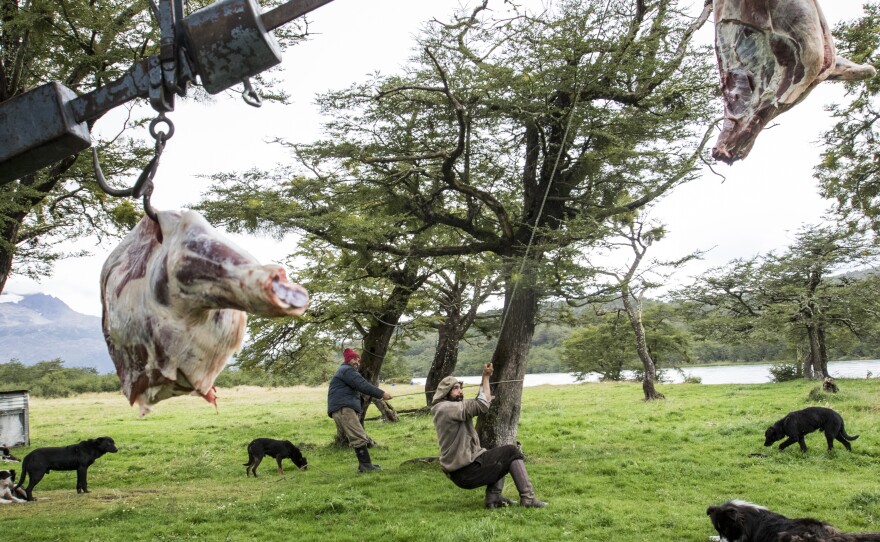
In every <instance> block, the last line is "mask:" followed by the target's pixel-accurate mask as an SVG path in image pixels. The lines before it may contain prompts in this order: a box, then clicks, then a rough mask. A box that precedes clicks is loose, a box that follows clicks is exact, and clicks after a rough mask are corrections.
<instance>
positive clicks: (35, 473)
mask: <svg viewBox="0 0 880 542" xmlns="http://www.w3.org/2000/svg"><path fill="white" fill-rule="evenodd" d="M117 451H118V450H117V449H116V443H115V442H113V439H112V438H110V437H98V438H96V439H89V440H84V441H82V442H80V443H78V444H71V445H70V446H62V447H58V448H37V449H36V450H34V451H32V452H31V453H29V454H27V455H26V456H24V460H23V461H22V462H21V470H22V475H21V480H20V481H19V482H18V485H17V486H15V488H16V490H18V489H20V488H21V487H22V486H23V485H24V482H25V480H27V481H28V485H27V487H26V488H25V490H24V491H25V494H26V496H27V500H29V501H33V500H35V499H34V494H33V489H34V486H36V485H37V484H38V483H40V480H42V479H43V476H45V475H46V473H48V472H50V471H53V470H75V471H76V492H77V493H88V492H89V489H88V480H87V479H86V474H87V472H88V470H89V467H90V466H91V465H92V463H94V462H95V460H96V459H98V458H99V457H101V456H102V455H104V454H106V453H108V452H109V453H112V454H115V453H116V452H117Z"/></svg>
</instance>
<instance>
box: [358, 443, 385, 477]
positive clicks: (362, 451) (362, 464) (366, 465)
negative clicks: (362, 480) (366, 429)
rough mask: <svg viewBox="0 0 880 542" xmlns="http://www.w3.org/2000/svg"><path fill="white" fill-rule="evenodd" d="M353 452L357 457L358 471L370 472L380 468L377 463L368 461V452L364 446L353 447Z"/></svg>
mask: <svg viewBox="0 0 880 542" xmlns="http://www.w3.org/2000/svg"><path fill="white" fill-rule="evenodd" d="M354 453H355V455H357V458H358V472H370V471H373V470H380V469H381V468H382V467H380V466H379V465H374V464H373V463H372V461H370V452H369V450H367V447H366V446H361V447H360V448H355V449H354Z"/></svg>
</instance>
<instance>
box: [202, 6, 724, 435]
mask: <svg viewBox="0 0 880 542" xmlns="http://www.w3.org/2000/svg"><path fill="white" fill-rule="evenodd" d="M508 5H509V6H511V8H510V9H511V10H512V11H510V12H504V11H503V10H499V11H490V10H489V9H488V0H484V1H482V2H481V3H479V4H478V5H477V6H476V7H475V8H474V9H473V10H472V11H470V12H469V13H464V14H460V15H457V16H455V17H454V18H453V20H451V21H450V22H449V23H447V24H441V23H439V22H437V23H434V24H432V25H430V26H428V27H427V28H426V30H425V32H424V34H423V35H422V36H421V37H420V38H419V44H420V47H421V52H420V54H419V55H418V57H416V58H414V59H413V62H412V64H410V65H409V66H408V67H406V69H405V70H404V72H403V73H402V74H399V75H395V76H381V75H376V76H375V77H374V79H373V80H371V81H369V82H368V83H366V84H362V85H354V86H352V87H351V88H349V89H345V90H342V91H339V92H332V93H329V94H327V95H325V96H323V97H321V98H320V99H319V104H320V105H321V107H322V108H323V111H324V113H325V114H326V115H327V117H328V118H329V119H331V120H330V121H328V123H327V125H326V131H327V136H328V137H327V138H326V139H325V140H324V141H319V142H316V143H313V144H311V145H291V148H292V149H293V150H294V151H295V153H296V156H297V157H298V159H299V162H300V165H301V166H303V167H304V168H305V170H306V171H307V172H308V174H309V175H311V176H313V177H314V178H315V179H316V181H315V182H316V186H314V187H313V190H312V192H305V191H302V190H299V189H293V188H291V185H290V184H286V185H283V188H277V187H276V191H277V192H278V193H279V194H286V195H287V196H289V197H292V198H294V200H293V201H292V202H290V206H289V212H288V213H287V214H286V215H284V216H281V215H278V216H271V217H263V218H260V219H259V220H263V221H265V222H266V223H271V224H274V225H276V226H278V227H284V228H291V229H300V230H304V231H308V232H310V233H314V232H316V231H317V229H319V228H316V224H318V223H320V224H323V225H328V224H331V223H335V222H336V221H338V219H337V218H336V215H335V213H336V209H335V208H333V207H328V206H327V205H325V203H326V202H327V201H328V200H325V199H322V196H321V194H323V193H326V192H327V191H330V190H333V191H336V192H337V193H338V194H340V197H342V196H341V194H343V193H344V194H347V195H348V196H347V199H345V200H342V199H339V198H337V199H336V200H335V201H336V203H337V204H340V205H344V206H345V208H353V207H355V206H356V207H359V208H360V209H361V212H360V213H359V215H360V216H362V217H364V220H365V221H367V220H369V225H367V224H366V223H365V224H364V228H363V229H365V230H368V231H369V232H371V234H372V235H364V234H362V233H361V234H357V235H355V234H354V233H352V234H350V235H348V236H347V239H346V242H347V243H354V245H353V247H355V246H356V247H360V249H361V250H375V251H384V252H386V253H388V254H390V255H395V256H397V257H399V258H417V259H419V260H422V261H424V260H428V259H432V258H443V257H448V256H453V255H473V254H481V253H492V254H494V255H495V256H497V257H498V258H500V259H501V261H502V269H503V271H502V277H503V290H504V305H503V310H502V324H501V331H500V336H499V340H498V342H497V346H496V348H495V351H494V353H493V355H492V362H493V363H494V365H495V372H494V375H493V381H496V382H497V381H505V382H506V383H504V384H499V385H498V386H496V388H495V395H496V400H495V401H494V402H493V405H492V409H491V410H490V412H489V413H488V414H487V415H485V416H483V417H482V418H481V419H480V420H479V422H478V427H479V431H480V435H481V439H482V442H483V443H484V444H485V445H487V446H496V445H499V444H504V443H512V442H514V441H515V440H516V434H517V426H518V420H519V408H520V407H519V405H520V396H521V393H522V385H521V384H519V383H516V382H512V381H521V380H522V378H523V376H524V375H525V372H526V369H527V359H528V350H529V344H530V342H531V338H532V335H533V333H534V329H535V323H536V321H537V318H538V313H539V306H540V301H541V300H542V299H545V298H546V297H548V296H550V295H552V294H553V293H554V292H555V291H556V289H555V286H554V283H555V282H556V280H557V278H558V277H557V276H556V275H555V271H554V270H555V269H557V268H558V265H559V264H558V263H556V262H557V260H558V259H559V258H561V257H565V258H570V257H573V256H574V255H575V254H576V252H577V251H575V250H568V249H569V247H579V248H588V247H589V245H590V244H591V243H592V242H594V241H595V240H596V239H599V238H601V237H602V236H603V235H604V234H605V231H606V228H607V221H608V220H609V219H611V218H612V217H614V216H616V215H618V214H621V213H632V212H633V211H634V210H638V209H639V208H641V207H643V206H644V205H646V204H648V203H649V202H651V201H652V200H654V199H655V198H657V197H659V196H660V195H662V194H664V193H666V192H668V191H670V190H672V189H673V188H674V187H676V186H678V185H680V184H681V183H683V182H686V181H688V180H691V179H692V178H694V177H695V176H696V174H697V161H698V159H699V157H700V155H701V152H702V150H703V147H704V145H705V144H706V141H707V140H708V138H709V136H710V133H711V130H710V129H709V128H708V126H709V124H710V123H709V119H710V117H711V116H712V113H713V107H714V105H715V104H714V102H713V101H712V97H713V95H714V93H715V87H716V85H717V83H716V81H715V75H714V70H713V67H712V53H711V50H710V49H709V48H708V47H698V46H696V45H694V44H693V43H692V39H693V35H694V32H696V31H697V30H698V29H699V28H700V27H701V26H702V25H703V24H704V23H705V21H706V20H707V18H708V16H709V13H710V11H711V5H710V3H709V2H707V3H706V5H705V6H704V7H702V10H701V11H699V13H695V14H694V15H692V16H687V15H684V13H685V10H683V9H682V8H681V7H680V6H679V4H678V3H677V2H676V1H674V0H654V1H642V0H638V1H635V2H631V3H626V4H623V5H621V4H619V3H612V2H602V1H600V0H564V1H562V2H558V3H555V4H554V5H553V7H552V8H550V9H549V10H547V11H544V12H541V13H531V12H528V11H527V10H524V9H522V8H520V7H518V6H517V5H516V4H515V3H514V2H505V3H504V6H508ZM499 6H501V3H500V2H499ZM294 184H298V185H299V184H301V181H299V180H297V181H296V183H294ZM226 188H230V187H226ZM285 191H287V192H285ZM237 193H240V192H239V191H236V190H235V189H234V188H231V189H229V190H228V191H227V192H225V194H233V197H236V196H235V194H237ZM218 194H219V193H218ZM295 198H303V199H300V200H296V199H295ZM261 199H262V198H261ZM236 201H237V202H238V204H239V205H241V204H242V200H241V199H237V200H236ZM380 211H381V212H382V213H385V216H381V214H380ZM375 224H379V225H375ZM388 225H393V227H394V229H395V232H396V234H395V237H394V242H389V239H388V237H387V236H385V235H382V234H381V232H383V231H384V229H385V228H386V227H388ZM321 227H327V226H321ZM377 233H378V234H377ZM416 241H417V242H416Z"/></svg>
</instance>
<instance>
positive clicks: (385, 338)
mask: <svg viewBox="0 0 880 542" xmlns="http://www.w3.org/2000/svg"><path fill="white" fill-rule="evenodd" d="M416 271H417V264H415V263H411V262H407V263H406V267H405V268H404V269H403V270H402V271H399V272H392V273H391V276H393V277H394V283H395V286H394V289H393V290H392V291H391V295H389V296H388V299H386V300H385V304H384V306H383V307H382V312H381V313H380V314H378V315H375V316H373V318H371V320H370V322H369V328H368V329H367V330H366V332H365V333H364V347H363V351H362V352H361V368H360V373H361V375H363V377H364V378H366V379H367V380H368V381H369V382H370V383H371V384H373V385H378V383H379V374H380V372H381V371H382V363H383V362H384V361H385V356H386V355H387V354H388V345H389V344H391V339H392V337H394V332H395V331H396V330H397V324H398V323H399V322H400V317H401V316H402V315H403V313H404V312H406V309H407V307H408V306H409V300H410V298H411V297H412V295H413V293H414V292H415V291H416V289H417V288H418V287H419V286H421V285H422V283H424V281H425V277H423V276H420V275H418V274H417V273H416ZM370 402H371V398H370V397H361V404H362V405H363V409H362V411H361V415H360V420H361V423H363V422H364V418H365V417H366V415H367V408H368V407H369V406H370ZM384 404H385V405H386V406H387V409H385V410H384V411H383V412H382V417H383V419H385V420H386V421H389V422H396V421H397V420H398V416H397V412H395V411H394V408H393V407H392V406H391V405H390V404H388V403H384Z"/></svg>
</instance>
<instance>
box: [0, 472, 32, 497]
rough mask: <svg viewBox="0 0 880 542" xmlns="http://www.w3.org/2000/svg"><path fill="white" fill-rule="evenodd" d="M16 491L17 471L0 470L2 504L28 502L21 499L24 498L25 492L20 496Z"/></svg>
mask: <svg viewBox="0 0 880 542" xmlns="http://www.w3.org/2000/svg"><path fill="white" fill-rule="evenodd" d="M19 491H21V490H18V491H16V489H15V471H14V470H0V504H13V503H17V502H27V501H26V500H24V499H22V498H20V497H23V496H24V494H23V493H24V492H23V491H21V494H19Z"/></svg>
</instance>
